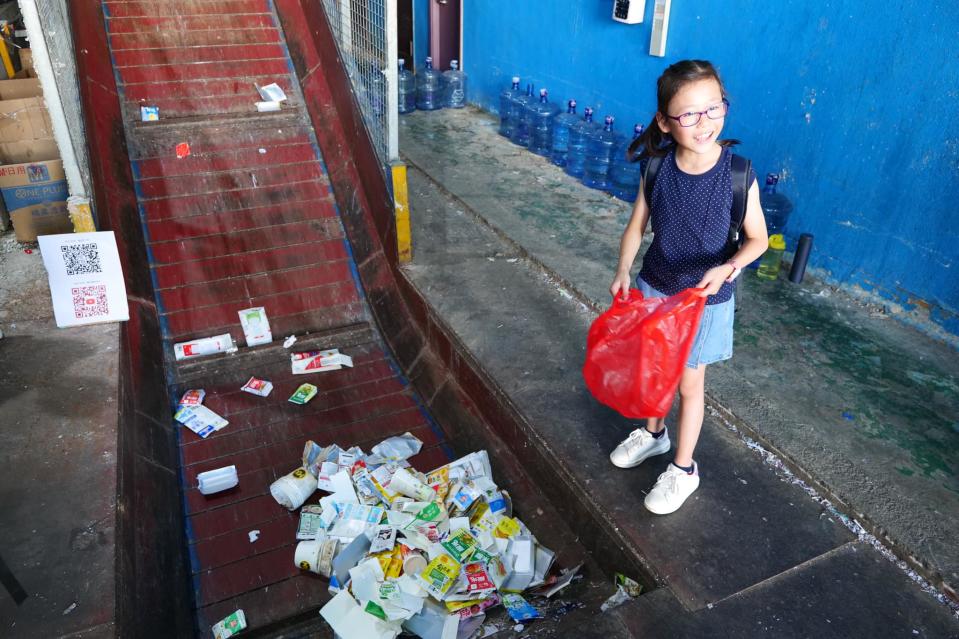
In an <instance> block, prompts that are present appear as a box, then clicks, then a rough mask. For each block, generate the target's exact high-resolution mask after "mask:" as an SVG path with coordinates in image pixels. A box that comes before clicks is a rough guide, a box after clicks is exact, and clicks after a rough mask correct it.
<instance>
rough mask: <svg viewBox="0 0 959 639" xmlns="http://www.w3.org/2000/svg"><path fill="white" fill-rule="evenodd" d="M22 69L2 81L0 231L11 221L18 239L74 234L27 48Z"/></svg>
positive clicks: (50, 130)
mask: <svg viewBox="0 0 959 639" xmlns="http://www.w3.org/2000/svg"><path fill="white" fill-rule="evenodd" d="M19 56H20V64H21V70H20V71H19V72H18V73H17V74H16V76H15V77H13V78H11V79H7V80H0V192H2V194H3V197H2V202H0V218H2V219H0V228H5V227H6V224H7V220H8V219H9V220H12V221H13V228H14V231H15V232H16V236H17V239H18V240H20V241H21V242H32V241H34V240H36V239H37V236H38V235H48V234H51V233H69V232H70V231H72V230H73V227H72V225H71V223H70V217H69V214H68V212H67V195H68V193H67V182H66V176H65V175H64V173H63V162H62V161H61V160H60V152H59V150H58V149H57V145H56V142H54V140H53V125H52V124H51V122H50V114H49V113H48V112H47V108H46V105H45V103H44V101H43V91H42V89H41V88H40V81H39V80H38V79H37V78H36V77H35V73H34V70H33V57H32V55H31V53H30V50H29V49H21V50H20V53H19Z"/></svg>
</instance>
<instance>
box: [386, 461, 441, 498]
mask: <svg viewBox="0 0 959 639" xmlns="http://www.w3.org/2000/svg"><path fill="white" fill-rule="evenodd" d="M389 489H390V490H392V491H393V492H395V493H399V494H401V495H405V496H407V497H412V498H413V499H417V500H419V501H433V500H434V499H436V493H435V492H433V489H432V488H430V487H429V486H427V485H426V484H424V483H423V482H421V481H420V480H419V479H417V478H416V476H415V475H413V473H411V472H410V471H408V470H406V469H405V468H397V469H396V472H395V473H393V478H392V479H390V483H389Z"/></svg>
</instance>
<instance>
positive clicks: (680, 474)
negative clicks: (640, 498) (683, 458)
mask: <svg viewBox="0 0 959 639" xmlns="http://www.w3.org/2000/svg"><path fill="white" fill-rule="evenodd" d="M697 488H699V465H697V464H696V462H693V474H692V475H690V474H689V473H687V472H686V471H685V470H683V469H682V468H677V467H676V466H675V465H674V464H670V465H669V466H668V467H667V468H666V472H665V473H663V474H662V475H660V476H659V479H657V480H656V485H655V486H653V489H652V490H651V491H649V494H648V495H646V500H645V502H644V503H645V504H646V510H648V511H649V512H651V513H655V514H657V515H668V514H669V513H672V512H676V511H677V510H679V507H680V506H682V505H683V502H684V501H686V498H687V497H689V496H690V495H692V494H693V493H694V492H696V489H697Z"/></svg>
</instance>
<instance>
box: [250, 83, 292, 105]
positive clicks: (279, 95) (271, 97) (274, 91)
mask: <svg viewBox="0 0 959 639" xmlns="http://www.w3.org/2000/svg"><path fill="white" fill-rule="evenodd" d="M253 86H255V87H256V90H257V92H258V93H259V94H260V97H261V98H263V100H264V101H265V102H283V101H284V100H286V93H284V91H283V89H282V88H280V85H278V84H277V83H276V82H273V83H272V84H268V85H266V86H265V87H261V86H259V85H258V84H254V85H253Z"/></svg>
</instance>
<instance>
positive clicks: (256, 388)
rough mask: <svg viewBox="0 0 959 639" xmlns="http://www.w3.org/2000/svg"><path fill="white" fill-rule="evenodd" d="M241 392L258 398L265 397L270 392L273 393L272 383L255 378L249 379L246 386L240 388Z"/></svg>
mask: <svg viewBox="0 0 959 639" xmlns="http://www.w3.org/2000/svg"><path fill="white" fill-rule="evenodd" d="M240 390H241V391H243V392H245V393H250V394H252V395H259V396H260V397H267V396H269V394H270V393H271V392H273V382H268V381H266V380H265V379H257V378H256V377H251V378H250V379H248V380H247V382H246V384H244V385H243V387H242V388H240Z"/></svg>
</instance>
